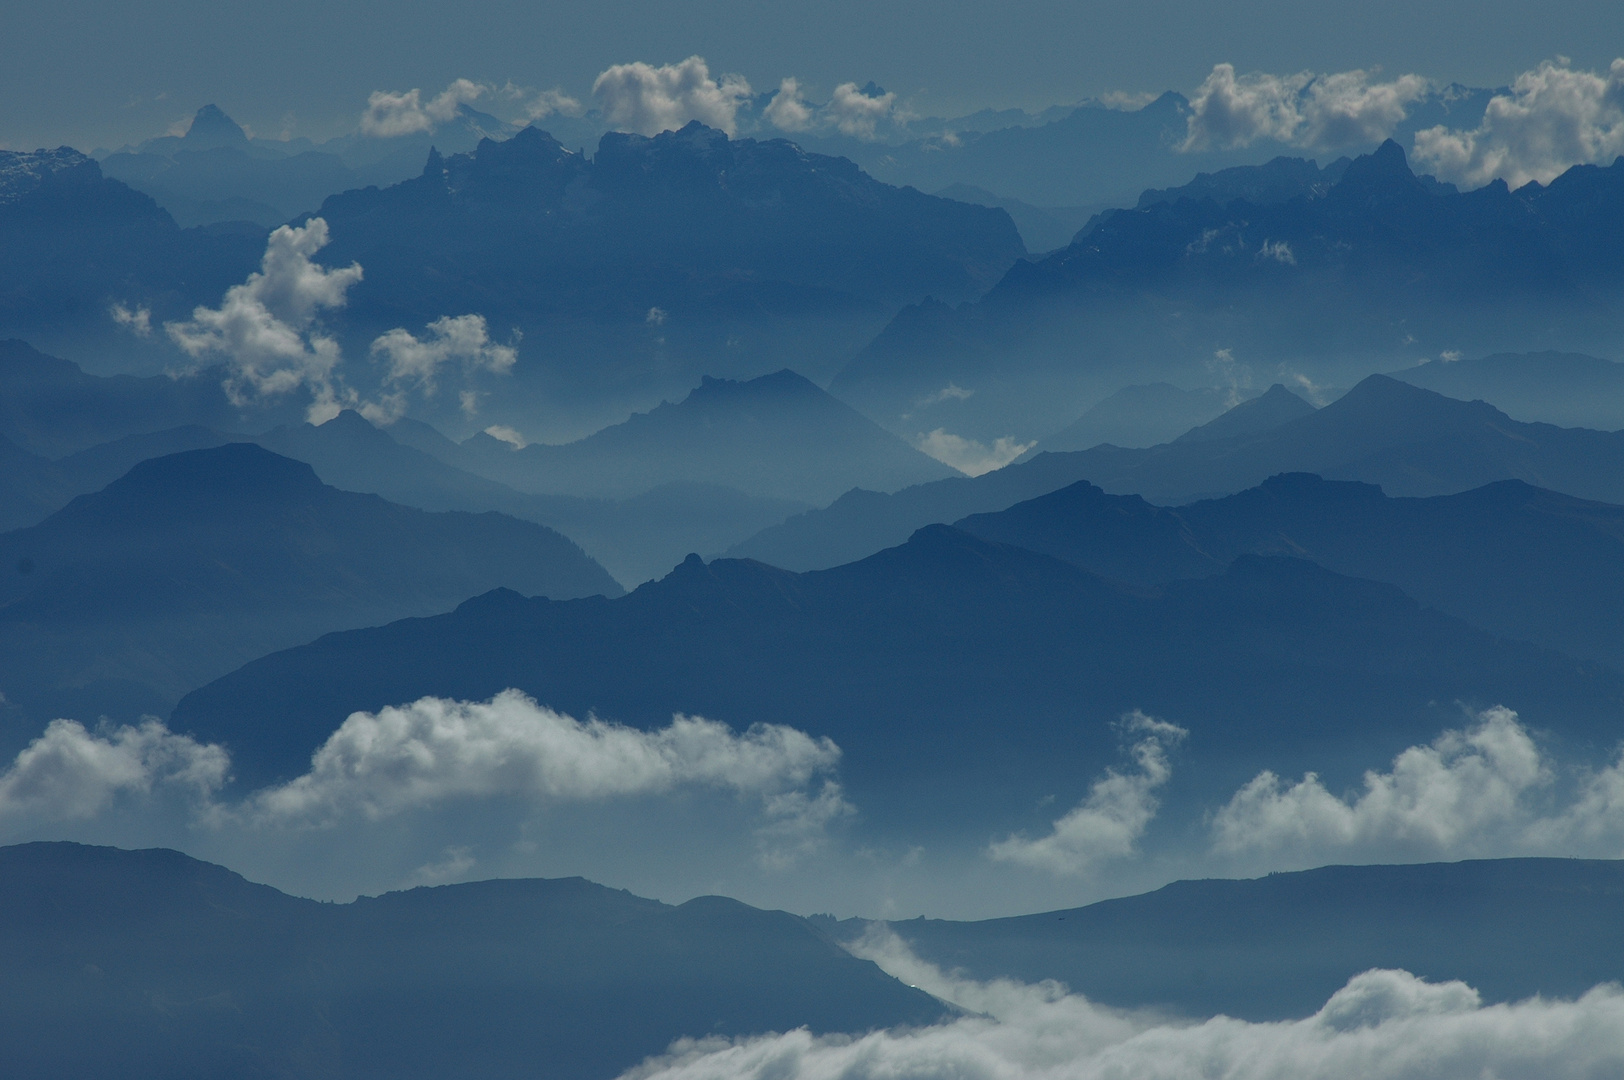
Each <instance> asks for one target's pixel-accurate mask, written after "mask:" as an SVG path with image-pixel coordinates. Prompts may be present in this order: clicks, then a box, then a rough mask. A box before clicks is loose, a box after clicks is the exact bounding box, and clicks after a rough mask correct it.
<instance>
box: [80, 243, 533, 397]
mask: <svg viewBox="0 0 1624 1080" xmlns="http://www.w3.org/2000/svg"><path fill="white" fill-rule="evenodd" d="M329 238H330V237H329V233H328V228H327V222H326V220H325V219H324V218H319V217H316V218H311V219H310V220H309V221H307V222H305V224H303V225H299V226H293V225H283V226H282V227H281V228H278V229H276V230H275V231H274V232H272V233H271V235H270V238H269V239H268V240H267V241H266V244H265V255H264V258H263V259H262V260H261V261H260V268H259V270H257V271H255V272H254V273H252V274H249V275H248V279H247V280H246V281H244V282H243V283H242V284H241V285H233V286H232V287H231V288H229V289H227V290H226V294H225V298H224V299H223V300H222V302H221V304H220V306H219V307H218V308H209V307H198V308H196V309H195V310H194V311H193V312H192V317H191V318H190V319H188V320H186V321H184V322H168V323H165V324H164V330H165V332H167V333H168V335H169V338H170V340H171V341H173V342H174V343H175V344H176V345H178V346H179V347H180V348H181V350H182V351H183V352H185V353H186V354H187V355H188V356H190V357H191V358H192V359H193V361H195V362H197V363H203V362H206V361H208V360H210V359H216V358H218V359H223V360H224V361H225V362H226V369H227V374H226V378H225V382H224V386H225V390H226V394H227V395H228V396H229V397H230V399H231V401H232V403H233V404H235V405H238V406H242V405H247V404H250V403H252V402H254V401H259V400H268V399H274V398H277V397H281V396H283V395H286V394H288V393H291V392H293V391H295V390H299V389H303V390H305V391H307V392H308V393H309V394H310V397H311V403H310V406H309V408H308V410H307V416H306V418H307V419H308V420H309V421H310V422H311V423H314V424H319V423H323V422H325V421H327V420H330V419H332V418H333V417H334V416H337V415H338V413H339V411H340V410H341V409H347V408H348V409H357V410H359V411H360V412H361V413H362V414H363V415H365V416H366V417H367V419H369V420H372V421H374V422H376V423H384V424H388V423H392V422H394V421H395V420H397V419H399V418H400V416H402V415H403V414H404V413H405V412H406V409H407V404H408V392H409V391H411V390H416V391H417V392H419V393H421V394H422V395H423V396H424V397H425V398H428V397H433V396H434V394H435V393H436V391H437V390H438V386H439V383H438V379H439V376H440V373H441V372H442V371H443V370H444V369H446V368H448V367H452V366H456V367H460V368H461V370H462V373H463V376H464V378H465V379H467V378H471V377H472V376H473V375H474V374H475V373H477V372H480V371H486V372H491V373H494V374H498V375H501V374H506V373H507V372H509V371H511V370H512V368H513V363H514V361H515V359H516V358H517V355H518V354H517V352H516V350H515V348H514V345H515V344H516V342H517V338H515V339H514V343H510V344H506V345H504V344H499V343H497V342H493V341H492V340H491V337H490V331H489V328H488V327H487V326H486V323H485V316H483V315H457V316H449V315H448V316H444V317H442V318H440V319H436V320H435V321H434V322H432V323H430V324H429V325H428V327H427V329H426V330H425V331H424V334H423V336H422V337H418V336H417V335H415V334H413V333H412V332H411V331H409V330H407V329H405V328H403V327H397V328H395V329H393V330H390V331H389V332H388V333H385V334H382V335H380V336H379V337H378V338H377V339H376V340H374V341H373V342H372V346H371V352H372V355H373V357H374V359H380V360H387V362H388V367H387V369H386V371H385V373H384V376H383V379H382V385H381V388H380V391H379V394H378V396H377V397H376V399H363V398H362V397H361V396H360V395H359V394H358V393H357V392H356V391H355V390H354V389H352V388H351V387H350V386H348V385H347V384H346V382H345V379H344V375H343V372H342V371H341V370H340V369H341V366H342V364H343V359H344V358H343V353H342V350H340V348H339V344H338V340H337V339H336V338H335V337H333V336H332V335H331V334H329V333H328V332H327V331H326V330H325V329H324V328H323V326H322V323H321V316H322V313H323V312H327V311H336V310H338V309H340V308H342V307H344V305H345V303H346V302H347V298H348V293H349V290H350V288H351V287H352V286H353V285H355V284H356V283H358V282H359V281H361V279H362V274H363V272H362V269H361V264H360V263H358V262H352V263H350V265H349V266H347V267H342V268H339V269H331V270H330V269H328V268H327V267H324V266H322V265H321V264H320V263H318V262H316V261H315V255H316V253H317V252H319V251H320V250H321V249H322V248H324V247H326V246H327V243H328V240H329ZM111 313H112V318H113V319H114V321H116V322H118V323H119V324H120V325H121V326H126V327H127V328H131V329H132V332H137V333H139V332H140V326H139V325H137V324H136V319H135V318H134V317H133V316H129V315H128V310H127V309H126V308H124V307H123V306H122V305H116V304H115V305H114V306H113V308H112V309H111ZM121 313H122V314H121ZM142 314H143V316H145V315H146V314H147V313H145V312H144V311H143V313H142ZM141 325H145V319H144V318H143V319H142V320H141ZM477 401H478V398H477V396H475V395H472V394H468V395H464V397H463V404H464V411H468V412H472V411H473V409H474V406H475V405H476V403H477Z"/></svg>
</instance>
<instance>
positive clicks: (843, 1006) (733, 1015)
mask: <svg viewBox="0 0 1624 1080" xmlns="http://www.w3.org/2000/svg"><path fill="white" fill-rule="evenodd" d="M0 957H3V959H0V988H3V991H0V992H4V994H5V996H6V998H7V1000H8V1001H12V1002H14V1003H15V1005H14V1007H8V1008H7V1009H6V1010H4V1015H3V1016H0V1044H3V1045H4V1046H5V1051H4V1057H5V1062H6V1073H7V1075H8V1076H12V1077H17V1078H19V1080H21V1078H33V1077H40V1078H44V1077H53V1076H61V1075H64V1073H71V1074H73V1075H76V1076H94V1077H113V1076H118V1077H131V1078H148V1077H150V1078H154V1080H156V1078H158V1077H172V1076H175V1075H178V1074H184V1075H198V1076H254V1077H258V1076H266V1077H269V1076H283V1077H301V1078H302V1077H311V1078H314V1077H318V1076H322V1077H343V1078H351V1077H353V1078H358V1080H359V1078H372V1077H385V1076H389V1077H400V1078H412V1077H425V1078H426V1077H443V1076H447V1075H456V1076H461V1077H507V1076H514V1075H519V1074H522V1073H526V1072H529V1071H531V1070H533V1069H534V1068H535V1066H536V1063H537V1062H545V1063H546V1072H547V1075H549V1076H555V1077H560V1078H563V1080H602V1078H604V1077H610V1076H614V1075H617V1074H618V1073H620V1072H621V1071H623V1070H625V1069H629V1068H631V1067H632V1066H634V1065H636V1064H637V1063H638V1062H640V1061H641V1060H642V1059H643V1058H645V1057H648V1056H650V1055H653V1054H658V1053H661V1052H663V1051H664V1050H665V1049H666V1047H667V1046H668V1045H669V1044H670V1043H671V1042H673V1041H674V1040H676V1039H677V1038H679V1037H682V1036H685V1035H688V1036H705V1035H720V1036H723V1037H727V1036H742V1035H750V1034H756V1033H759V1032H764V1031H787V1030H791V1029H794V1028H797V1027H801V1026H805V1027H808V1028H810V1029H812V1030H813V1031H816V1032H819V1033H830V1032H850V1033H853V1034H859V1033H862V1032H865V1031H868V1030H870V1029H872V1028H879V1027H891V1026H915V1025H923V1024H929V1023H933V1022H937V1021H939V1020H942V1019H946V1018H948V1017H950V1016H952V1015H954V1012H955V1010H953V1009H952V1008H951V1007H949V1006H946V1005H944V1004H943V1003H941V1002H939V1001H937V1000H935V999H933V998H931V997H930V996H929V995H928V994H925V993H923V992H922V991H919V990H916V989H913V988H911V987H908V986H904V985H903V984H902V983H900V982H898V981H897V980H896V979H893V978H891V977H890V976H888V975H886V974H885V973H884V972H882V971H881V970H880V969H879V968H877V967H876V966H875V965H874V964H872V963H870V962H868V961H864V960H859V959H857V958H856V957H853V956H852V955H850V954H849V953H847V952H845V951H844V950H843V949H842V948H841V947H840V946H838V945H837V944H835V943H834V941H832V940H831V939H830V938H829V937H828V936H827V934H825V933H824V932H823V931H822V930H821V929H819V928H817V927H816V926H814V925H813V924H811V923H809V922H807V921H805V920H803V919H799V918H796V917H795V916H793V915H790V914H787V913H785V912H781V911H762V910H759V909H756V908H752V907H748V906H746V905H744V904H741V903H739V902H738V901H736V900H729V899H726V898H724V897H719V896H708V897H700V898H697V899H694V900H690V901H688V902H687V903H685V904H681V905H677V906H671V905H667V904H662V903H659V902H657V901H654V900H645V899H643V898H641V897H637V896H633V895H631V894H630V893H627V892H624V891H621V890H615V889H608V888H605V887H603V886H601V885H594V884H592V883H591V882H588V881H584V880H582V879H580V878H562V879H552V880H547V879H531V880H505V881H485V882H478V883H472V884H465V885H447V886H442V887H438V888H419V889H411V890H407V891H405V892H394V893H388V894H385V895H383V896H376V897H361V898H359V899H357V900H355V901H353V902H351V903H348V904H330V903H317V902H315V901H312V900H304V899H300V898H298V897H294V896H289V895H286V894H284V893H281V892H278V891H277V890H275V889H273V888H270V887H269V886H265V885H256V884H253V883H251V882H248V881H245V880H244V879H243V878H241V877H240V876H238V875H237V874H234V873H232V872H230V871H229V870H226V869H225V868H223V867H220V866H214V865H211V864H209V863H204V862H199V861H197V860H195V859H191V858H188V857H187V856H185V855H182V854H180V853H179V852H176V851H166V850H146V851H122V850H119V849H116V848H100V847H85V846H81V845H78V844H63V843H56V844H23V845H19V846H15V847H7V848H0ZM222 1003H224V1007H222ZM87 1027H91V1028H93V1029H94V1031H95V1037H93V1038H87V1037H86V1035H85V1032H86V1030H87Z"/></svg>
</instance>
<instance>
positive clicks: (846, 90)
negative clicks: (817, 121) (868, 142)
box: [823, 83, 897, 139]
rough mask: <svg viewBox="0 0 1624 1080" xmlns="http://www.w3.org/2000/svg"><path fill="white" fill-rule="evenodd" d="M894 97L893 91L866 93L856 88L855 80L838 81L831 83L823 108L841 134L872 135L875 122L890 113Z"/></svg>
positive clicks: (857, 136) (864, 137) (867, 137)
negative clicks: (834, 84) (870, 94)
mask: <svg viewBox="0 0 1624 1080" xmlns="http://www.w3.org/2000/svg"><path fill="white" fill-rule="evenodd" d="M896 100H897V96H896V94H893V93H889V92H888V93H884V94H876V95H874V96H873V97H870V96H869V95H867V94H865V93H863V92H862V91H861V90H859V89H858V88H857V84H856V83H841V84H840V85H839V86H837V87H835V92H834V96H833V97H831V98H830V99H829V104H828V105H825V106H824V108H823V111H824V115H826V116H827V117H828V118H829V121H830V122H831V123H833V124H834V126H835V127H836V128H837V129H838V130H839V131H840V133H841V134H842V135H850V136H852V137H853V138H857V139H872V138H874V128H875V125H876V124H878V123H879V122H880V121H881V120H884V119H885V118H886V117H887V116H889V115H891V110H892V107H893V106H894V105H895V104H896Z"/></svg>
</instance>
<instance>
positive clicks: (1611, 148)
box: [1415, 59, 1624, 188]
mask: <svg viewBox="0 0 1624 1080" xmlns="http://www.w3.org/2000/svg"><path fill="white" fill-rule="evenodd" d="M1620 154H1624V59H1619V60H1614V61H1613V63H1612V66H1611V67H1610V68H1608V70H1607V72H1606V73H1605V74H1596V73H1595V72H1590V71H1575V70H1573V68H1571V67H1570V66H1569V65H1568V63H1567V61H1565V60H1559V61H1555V62H1552V61H1546V62H1545V63H1543V64H1541V65H1540V66H1539V67H1537V68H1535V69H1534V70H1533V71H1525V72H1523V73H1522V74H1521V75H1519V76H1517V81H1516V82H1515V83H1513V84H1512V87H1511V93H1509V94H1496V95H1495V96H1494V97H1493V98H1491V99H1490V100H1489V104H1488V107H1487V108H1486V109H1484V111H1483V119H1482V121H1481V122H1480V123H1479V124H1478V126H1477V127H1475V128H1473V129H1471V130H1469V131H1452V130H1450V129H1449V128H1447V127H1443V126H1439V127H1433V128H1427V129H1426V130H1425V131H1418V132H1416V135H1415V159H1416V161H1417V162H1418V163H1420V164H1422V165H1424V166H1426V167H1427V168H1430V169H1431V170H1432V171H1433V172H1435V173H1437V175H1438V176H1439V177H1440V178H1442V179H1445V180H1451V181H1454V182H1456V183H1458V184H1461V185H1463V186H1466V187H1481V186H1482V185H1484V184H1487V183H1489V182H1490V181H1491V180H1504V181H1505V182H1506V183H1507V184H1509V185H1511V186H1512V187H1514V188H1515V187H1521V186H1522V185H1524V184H1526V183H1528V182H1530V181H1534V180H1537V181H1539V182H1541V183H1548V182H1549V181H1551V180H1552V179H1554V178H1555V177H1557V176H1559V175H1561V174H1562V173H1563V172H1565V171H1567V170H1568V169H1569V168H1571V167H1572V166H1574V165H1585V164H1602V165H1606V164H1611V163H1612V161H1613V159H1614V158H1616V157H1617V156H1618V155H1620Z"/></svg>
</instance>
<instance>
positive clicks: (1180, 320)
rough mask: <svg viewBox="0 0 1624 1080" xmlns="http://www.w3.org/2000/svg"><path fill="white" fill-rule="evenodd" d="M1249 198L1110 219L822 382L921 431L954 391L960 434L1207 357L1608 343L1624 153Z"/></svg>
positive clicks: (1387, 161) (916, 312)
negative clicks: (963, 395)
mask: <svg viewBox="0 0 1624 1080" xmlns="http://www.w3.org/2000/svg"><path fill="white" fill-rule="evenodd" d="M1303 165H1304V168H1306V167H1307V163H1303ZM1253 175H1254V176H1257V177H1260V183H1261V174H1253ZM1247 186H1248V185H1247V184H1239V185H1238V186H1235V187H1233V188H1232V190H1229V191H1218V190H1217V189H1213V190H1211V191H1208V192H1206V193H1202V192H1200V191H1196V192H1195V193H1194V194H1195V195H1196V196H1197V197H1179V198H1177V199H1175V200H1174V201H1171V202H1166V201H1159V200H1157V201H1150V202H1148V203H1146V204H1144V205H1142V206H1140V207H1139V208H1137V209H1134V210H1118V211H1113V212H1110V213H1107V214H1102V215H1100V216H1099V217H1098V218H1096V219H1095V220H1094V221H1093V222H1092V223H1091V224H1090V225H1089V226H1088V227H1087V228H1085V229H1084V230H1083V231H1082V232H1081V233H1079V235H1078V237H1077V238H1076V240H1075V241H1074V242H1073V243H1072V244H1071V246H1070V247H1068V248H1066V249H1064V250H1062V251H1058V252H1055V253H1053V254H1051V255H1049V256H1047V257H1045V258H1042V259H1039V260H1037V261H1035V262H1022V263H1017V264H1016V265H1015V266H1013V267H1012V268H1011V269H1010V272H1009V273H1008V274H1006V275H1005V276H1004V278H1003V280H1001V281H1000V282H999V284H998V285H997V287H996V288H994V289H992V290H991V291H990V292H989V293H988V294H987V295H986V296H985V297H984V298H983V299H981V300H980V301H978V302H977V303H975V304H973V305H970V306H969V307H964V308H959V307H953V306H949V305H933V304H919V305H916V306H913V307H910V308H907V309H904V310H903V311H902V312H901V313H899V314H898V316H897V317H896V319H894V320H893V321H892V323H891V324H890V325H889V326H888V327H887V328H886V329H885V331H884V332H883V333H881V334H880V335H879V336H878V337H877V338H876V339H875V340H874V341H873V342H872V343H871V344H870V345H869V346H868V347H867V348H865V349H864V350H863V352H862V353H861V354H860V355H858V356H857V358H856V359H854V360H853V361H852V363H851V364H850V365H849V366H848V367H847V368H845V369H844V370H843V371H842V372H841V373H840V374H839V376H838V377H837V378H836V379H835V380H834V381H833V382H832V383H831V384H830V389H831V391H832V392H833V393H836V394H838V395H839V396H841V397H842V398H843V399H845V400H847V401H850V402H852V403H853V404H854V405H856V406H858V407H859V408H862V409H863V410H864V411H865V412H867V413H868V414H869V415H871V416H874V417H875V418H876V419H878V420H879V421H881V422H882V423H884V424H885V425H886V426H888V427H892V428H895V429H899V430H900V429H901V427H900V425H902V424H903V423H904V422H903V421H902V419H901V418H902V416H903V415H904V414H909V415H910V416H911V419H910V420H909V421H907V423H909V424H914V425H917V424H919V423H921V422H922V423H924V424H925V425H926V426H925V430H928V429H929V427H930V426H931V418H930V416H929V415H928V414H927V415H925V416H924V417H923V419H921V415H920V414H919V412H918V408H917V406H916V402H917V401H918V400H919V399H920V398H921V397H922V396H924V395H926V394H929V393H931V392H932V391H934V390H936V389H937V388H939V387H941V386H942V385H944V384H946V383H948V382H949V381H951V382H952V383H953V384H954V385H956V386H959V387H961V388H963V389H965V390H968V391H971V392H973V393H974V395H975V397H974V398H973V399H971V400H969V401H967V402H966V403H965V404H966V406H967V408H966V409H964V410H961V411H962V412H964V413H965V414H966V416H967V417H973V420H971V419H965V420H962V421H961V422H960V425H959V427H957V428H955V429H954V430H957V431H960V433H961V434H965V435H968V436H971V437H976V438H986V437H989V436H1001V435H1014V436H1016V437H1027V436H1041V435H1042V434H1044V433H1046V431H1052V430H1055V429H1057V428H1058V427H1060V426H1061V425H1062V424H1064V423H1066V422H1067V421H1068V420H1070V419H1071V418H1072V417H1074V416H1075V415H1076V411H1077V409H1078V405H1077V404H1076V403H1077V402H1079V401H1086V400H1088V399H1089V398H1090V397H1097V396H1098V395H1099V394H1101V393H1103V392H1105V390H1106V389H1107V388H1109V386H1110V385H1111V384H1113V383H1114V384H1115V385H1117V386H1120V385H1122V384H1123V383H1124V382H1127V381H1135V382H1144V381H1147V377H1148V378H1162V379H1167V380H1169V381H1173V382H1185V383H1188V382H1191V381H1195V380H1197V379H1201V380H1203V381H1205V380H1206V379H1210V378H1211V372H1210V370H1209V368H1210V366H1211V365H1212V364H1213V363H1214V357H1215V354H1216V355H1219V356H1222V357H1229V358H1230V362H1233V363H1237V364H1242V365H1251V366H1252V367H1253V368H1254V370H1256V369H1261V370H1273V369H1275V368H1276V367H1277V366H1280V365H1285V366H1287V367H1289V368H1291V369H1296V370H1311V371H1314V372H1315V373H1316V375H1315V377H1316V378H1317V379H1319V380H1321V381H1326V380H1334V381H1341V380H1350V381H1351V380H1352V379H1354V378H1357V377H1360V376H1363V375H1365V374H1368V373H1370V372H1371V371H1375V370H1384V369H1392V368H1396V367H1400V366H1403V365H1407V364H1412V363H1414V361H1415V359H1416V358H1417V357H1418V356H1439V355H1441V354H1443V353H1445V352H1450V351H1464V352H1467V353H1478V354H1481V353H1487V352H1491V351H1497V350H1508V349H1530V348H1560V349H1568V350H1582V351H1601V352H1603V353H1604V354H1605V352H1606V351H1608V350H1611V349H1612V348H1614V347H1616V341H1617V337H1616V331H1615V327H1616V326H1617V323H1618V319H1619V316H1620V311H1621V309H1620V306H1619V301H1618V299H1617V297H1618V291H1617V284H1618V283H1619V282H1620V281H1624V254H1621V252H1624V161H1620V162H1618V163H1615V164H1614V165H1612V166H1610V167H1605V168H1603V167H1598V166H1593V165H1581V166H1575V167H1574V168H1572V169H1570V170H1568V171H1567V172H1566V173H1564V174H1562V175H1561V176H1559V177H1558V178H1556V179H1555V180H1553V181H1552V182H1551V183H1550V184H1549V185H1540V184H1529V185H1526V186H1524V187H1522V188H1520V189H1519V190H1517V191H1516V192H1511V191H1509V190H1507V188H1506V186H1505V184H1504V183H1499V182H1496V183H1494V184H1490V185H1489V186H1487V187H1484V188H1481V189H1479V190H1476V191H1471V192H1465V193H1456V192H1453V191H1451V190H1449V189H1448V188H1447V187H1443V186H1439V185H1437V184H1435V183H1429V182H1427V181H1426V180H1423V179H1421V178H1418V177H1416V176H1415V175H1414V174H1413V173H1412V172H1411V170H1410V168H1409V165H1408V164H1407V162H1406V160H1405V156H1404V151H1403V150H1402V149H1401V148H1400V147H1399V145H1398V144H1397V143H1395V142H1392V141H1388V142H1386V143H1384V144H1383V145H1382V146H1381V147H1379V148H1378V149H1377V150H1376V151H1375V152H1374V153H1371V154H1366V155H1363V156H1360V157H1358V158H1356V159H1355V160H1353V161H1352V162H1350V163H1349V164H1348V165H1347V166H1346V168H1345V169H1344V170H1343V171H1342V173H1341V176H1340V178H1339V179H1337V181H1336V182H1335V183H1334V184H1331V185H1330V186H1328V187H1324V186H1323V185H1322V184H1320V183H1318V182H1316V183H1313V184H1308V185H1307V186H1306V187H1305V188H1304V189H1303V192H1302V194H1299V195H1296V196H1295V197H1292V198H1288V199H1286V200H1285V201H1274V196H1273V195H1272V194H1266V193H1265V192H1263V191H1262V190H1259V191H1258V192H1257V194H1258V195H1259V197H1260V198H1265V201H1262V202H1253V201H1248V200H1247V199H1244V198H1232V199H1228V200H1227V201H1226V200H1225V199H1221V198H1215V197H1213V196H1214V195H1222V196H1229V195H1233V194H1236V193H1237V192H1238V191H1240V190H1242V189H1244V188H1246V187H1247ZM1263 186H1265V187H1266V186H1267V185H1263ZM1198 187H1199V185H1198ZM1322 188H1323V190H1322ZM1147 197H1148V198H1152V199H1155V196H1154V195H1152V196H1147Z"/></svg>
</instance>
